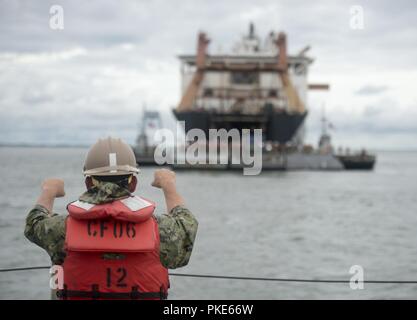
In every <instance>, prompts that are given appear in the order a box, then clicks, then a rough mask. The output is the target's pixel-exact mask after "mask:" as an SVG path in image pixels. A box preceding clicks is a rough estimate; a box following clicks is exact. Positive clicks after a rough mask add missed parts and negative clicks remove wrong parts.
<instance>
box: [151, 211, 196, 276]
mask: <svg viewBox="0 0 417 320" xmlns="http://www.w3.org/2000/svg"><path fill="white" fill-rule="evenodd" d="M156 218H157V220H158V226H159V235H160V239H161V244H160V258H161V263H162V264H163V265H164V267H166V268H169V269H175V268H179V267H183V266H185V265H187V264H188V261H189V260H190V257H191V252H192V250H193V245H194V240H195V236H196V234H197V227H198V222H197V220H196V218H195V217H194V216H193V214H192V213H191V212H190V210H188V209H187V208H185V207H183V206H177V207H175V208H173V209H172V210H171V212H170V214H163V215H161V216H157V217H156Z"/></svg>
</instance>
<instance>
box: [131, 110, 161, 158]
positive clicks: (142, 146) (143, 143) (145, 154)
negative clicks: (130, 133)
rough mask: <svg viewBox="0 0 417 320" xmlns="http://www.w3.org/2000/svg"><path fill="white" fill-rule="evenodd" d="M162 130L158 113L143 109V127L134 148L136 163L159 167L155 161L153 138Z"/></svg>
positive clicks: (141, 126)
mask: <svg viewBox="0 0 417 320" xmlns="http://www.w3.org/2000/svg"><path fill="white" fill-rule="evenodd" d="M161 128H162V120H161V116H160V114H159V112H158V111H148V110H146V107H145V106H144V107H143V113H142V118H141V125H140V128H139V134H138V137H137V139H136V145H135V146H134V147H133V151H134V152H135V156H136V162H137V163H138V164H139V165H141V166H156V165H158V164H157V163H156V162H155V159H154V152H155V148H156V144H155V143H154V141H153V136H154V133H155V132H156V130H158V129H161Z"/></svg>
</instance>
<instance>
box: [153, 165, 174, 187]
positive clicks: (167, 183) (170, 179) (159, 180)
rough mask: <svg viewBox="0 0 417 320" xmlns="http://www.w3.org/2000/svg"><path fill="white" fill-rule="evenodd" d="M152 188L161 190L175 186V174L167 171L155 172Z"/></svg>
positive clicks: (159, 170)
mask: <svg viewBox="0 0 417 320" xmlns="http://www.w3.org/2000/svg"><path fill="white" fill-rule="evenodd" d="M152 186H154V187H156V188H161V189H165V188H168V187H171V186H175V172H174V171H171V170H168V169H158V170H156V171H155V173H154V180H153V182H152Z"/></svg>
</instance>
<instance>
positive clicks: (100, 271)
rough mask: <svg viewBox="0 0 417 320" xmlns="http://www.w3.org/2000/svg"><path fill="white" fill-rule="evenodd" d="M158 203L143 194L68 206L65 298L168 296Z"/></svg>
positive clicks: (152, 297) (60, 293)
mask: <svg viewBox="0 0 417 320" xmlns="http://www.w3.org/2000/svg"><path fill="white" fill-rule="evenodd" d="M154 209H155V205H154V204H153V203H152V202H150V201H148V200H145V199H143V198H140V197H138V196H132V197H128V198H126V199H122V200H117V201H114V202H110V203H106V204H100V205H94V204H89V203H86V202H82V201H75V202H72V203H70V204H69V205H68V206H67V210H68V212H69V216H68V217H67V220H66V237H65V248H66V254H67V255H66V258H65V260H64V264H63V271H64V288H63V289H62V290H59V291H58V293H57V295H58V297H60V298H61V299H166V297H167V294H168V287H169V279H168V270H167V269H166V268H164V267H163V266H162V264H161V261H160V258H159V230H158V224H157V222H156V219H155V217H154V216H153V212H154Z"/></svg>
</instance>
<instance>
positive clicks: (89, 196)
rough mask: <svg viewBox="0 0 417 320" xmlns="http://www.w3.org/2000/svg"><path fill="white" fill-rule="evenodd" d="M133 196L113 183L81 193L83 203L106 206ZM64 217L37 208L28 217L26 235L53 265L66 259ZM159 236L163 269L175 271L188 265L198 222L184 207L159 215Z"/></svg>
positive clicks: (100, 185)
mask: <svg viewBox="0 0 417 320" xmlns="http://www.w3.org/2000/svg"><path fill="white" fill-rule="evenodd" d="M127 196H130V192H129V191H128V190H127V189H124V188H122V187H120V186H118V185H117V184H114V183H111V182H100V183H99V184H98V185H97V186H95V187H93V188H91V189H90V190H88V191H86V192H85V193H84V194H82V195H81V196H80V198H79V200H80V201H85V202H88V203H93V204H103V203H108V202H112V201H114V200H118V199H123V198H126V197H127ZM65 218H66V217H65V216H62V215H58V214H56V213H53V214H50V213H49V212H48V210H47V209H46V208H44V207H43V206H40V205H36V206H35V207H34V208H33V209H32V210H31V211H30V212H29V215H28V216H27V218H26V227H25V236H26V237H27V238H28V239H29V240H30V241H32V242H34V243H36V244H37V245H38V246H40V247H41V248H43V249H45V250H46V252H48V254H49V256H50V257H51V260H52V263H54V264H62V263H63V262H64V259H65V250H64V242H65ZM156 219H157V221H158V227H159V235H160V241H161V243H160V259H161V263H162V265H163V266H164V267H166V268H169V269H175V268H179V267H182V266H185V265H187V263H188V261H189V259H190V256H191V251H192V249H193V244H194V240H195V236H196V233H197V226H198V222H197V220H196V219H195V217H194V216H193V214H192V213H191V212H190V211H189V210H188V209H187V208H186V207H184V206H176V207H175V208H173V209H172V210H171V212H170V213H169V214H163V215H161V216H156Z"/></svg>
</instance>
